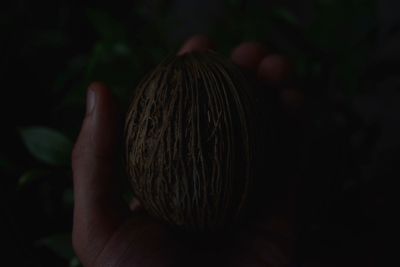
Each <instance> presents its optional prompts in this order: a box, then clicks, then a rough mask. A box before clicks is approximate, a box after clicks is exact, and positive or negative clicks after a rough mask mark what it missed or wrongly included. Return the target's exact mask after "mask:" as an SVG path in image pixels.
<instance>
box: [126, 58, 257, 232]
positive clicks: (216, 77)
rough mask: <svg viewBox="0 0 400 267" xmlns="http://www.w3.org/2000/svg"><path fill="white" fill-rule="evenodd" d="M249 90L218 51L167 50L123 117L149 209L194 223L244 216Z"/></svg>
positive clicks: (137, 186) (208, 224)
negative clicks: (171, 54) (178, 52)
mask: <svg viewBox="0 0 400 267" xmlns="http://www.w3.org/2000/svg"><path fill="white" fill-rule="evenodd" d="M248 92H249V91H248V88H247V85H246V82H245V80H244V78H243V75H242V74H241V73H240V71H239V70H238V69H237V68H236V67H235V66H234V65H233V64H232V63H230V62H229V61H227V60H225V59H223V58H222V57H220V56H219V55H217V54H216V53H214V52H193V53H188V54H184V55H181V56H174V57H170V58H168V59H166V60H165V61H164V62H163V63H161V64H160V65H159V66H158V67H157V68H156V69H155V70H154V71H153V72H152V73H151V74H150V75H148V76H147V77H146V78H145V79H144V80H143V81H142V82H141V83H140V85H139V86H138V87H137V88H136V90H135V95H134V98H133V101H132V104H131V106H130V108H129V111H128V114H127V118H126V125H125V136H126V165H127V171H128V174H129V176H130V177H131V183H132V187H133V191H134V194H135V196H136V197H137V198H138V199H139V200H140V202H141V203H142V205H143V207H144V208H145V209H146V210H147V212H148V213H149V214H151V215H152V216H154V217H156V218H158V219H161V220H163V221H165V222H168V223H169V224H172V225H175V226H179V227H183V228H186V229H191V230H208V229H216V228H221V227H224V226H227V225H229V224H232V223H233V222H235V221H236V220H237V219H238V218H240V215H241V214H242V211H243V209H244V207H245V204H246V202H247V199H248V195H249V189H250V186H251V184H252V173H251V170H252V158H253V156H254V145H253V141H254V138H253V135H252V130H251V128H252V127H251V124H250V116H251V112H250V110H251V101H250V97H249V94H248Z"/></svg>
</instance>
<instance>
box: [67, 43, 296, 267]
mask: <svg viewBox="0 0 400 267" xmlns="http://www.w3.org/2000/svg"><path fill="white" fill-rule="evenodd" d="M211 48H212V44H211V42H210V41H209V40H208V39H207V38H206V37H204V36H196V37H193V38H191V39H190V40H188V41H187V42H186V43H185V45H184V46H183V47H182V49H181V50H180V52H179V53H180V54H183V53H186V52H189V51H193V50H205V49H211ZM232 60H233V61H234V62H235V63H236V64H237V65H239V66H240V67H241V68H243V69H246V71H249V72H253V73H255V74H257V75H258V77H259V79H260V80H261V81H264V82H268V83H279V82H280V81H282V80H283V79H285V78H286V76H287V75H288V69H289V67H288V66H289V64H288V63H287V61H286V60H285V59H284V58H283V57H281V56H279V55H269V54H268V53H267V52H266V49H265V48H264V47H263V46H261V45H260V44H257V43H244V44H241V45H240V46H239V47H237V48H236V49H235V50H234V52H233V53H232ZM285 95H287V94H284V93H283V94H282V97H284V98H285V97H286V96H285ZM117 121H118V120H117V112H116V107H115V104H114V102H113V100H112V96H111V94H110V92H109V90H108V89H107V88H106V87H105V86H104V85H102V84H100V83H93V84H92V85H91V86H90V88H89V90H88V93H87V112H86V116H85V119H84V122H83V125H82V129H81V132H80V135H79V138H78V140H77V142H76V144H75V147H74V151H73V156H72V166H73V174H74V175H73V176H74V192H75V207H74V221H73V246H74V249H75V251H76V254H77V255H78V257H79V259H80V260H81V262H82V264H83V265H84V266H85V267H99V266H110V267H111V266H113V267H114V266H115V267H124V266H138V267H140V266H146V267H150V266H283V265H286V264H287V263H288V262H289V260H290V259H289V258H290V249H289V247H290V243H291V241H292V237H291V233H290V222H289V221H288V220H287V217H286V216H283V217H282V216H280V217H276V218H275V219H274V220H268V221H258V222H254V223H251V224H249V226H248V227H247V228H245V229H242V230H240V231H238V232H235V233H234V234H233V235H232V236H230V237H229V241H227V242H224V241H223V242H222V243H221V244H223V245H221V246H219V245H216V244H214V243H211V242H207V241H206V242H204V243H202V242H200V243H198V244H190V243H186V242H185V241H184V240H183V239H181V238H179V237H177V236H176V235H174V234H173V232H172V231H171V230H170V229H169V228H168V227H167V226H165V225H163V224H160V223H158V222H157V221H155V220H153V219H152V218H151V217H149V216H148V215H147V214H146V213H145V212H144V211H142V210H140V203H138V202H137V201H136V202H134V203H133V204H132V205H131V209H129V207H127V205H125V202H124V201H123V199H122V193H121V191H120V185H119V184H118V182H117V180H116V177H117V176H116V175H115V173H116V171H115V159H116V158H118V157H117V156H116V147H117V142H118V125H117V124H118V123H117ZM273 236H275V237H273ZM276 236H278V238H276Z"/></svg>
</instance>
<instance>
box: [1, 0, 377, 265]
mask: <svg viewBox="0 0 400 267" xmlns="http://www.w3.org/2000/svg"><path fill="white" fill-rule="evenodd" d="M312 2H313V14H314V16H313V17H312V20H311V22H309V23H308V24H306V25H304V24H303V25H302V24H301V23H300V20H299V19H298V18H297V17H296V16H295V15H294V13H292V12H291V11H289V10H288V9H286V8H284V7H276V8H274V9H271V10H267V11H266V10H265V9H264V8H263V6H262V5H261V4H258V3H257V2H256V1H237V0H236V1H234V0H230V1H228V0H226V1H225V7H224V10H225V11H224V12H222V13H221V17H220V18H219V19H218V21H216V22H214V23H213V24H212V26H211V27H210V29H209V31H208V34H209V35H210V36H211V37H212V38H213V39H214V40H215V41H216V43H217V44H218V47H219V48H220V51H221V53H223V54H225V55H228V54H229V52H230V51H231V50H232V48H233V47H234V46H235V45H236V44H238V43H239V42H240V41H242V40H258V41H262V42H264V43H265V44H266V45H267V46H268V47H269V48H270V49H271V50H272V51H276V52H280V53H284V54H286V55H288V56H289V57H290V58H292V59H293V61H294V62H295V63H296V66H297V68H296V70H297V76H298V77H299V79H301V80H303V81H308V82H314V83H315V81H316V82H320V81H321V80H323V81H324V84H321V86H320V87H319V88H318V89H320V90H321V88H332V87H333V88H335V90H337V91H339V92H341V93H343V94H344V95H345V96H346V97H351V96H353V95H354V94H356V93H357V92H360V91H361V90H362V88H360V77H361V76H362V75H363V73H364V71H365V67H366V65H368V63H369V60H370V59H371V55H373V53H374V45H375V38H376V31H377V22H376V15H375V9H376V7H375V5H376V1H374V0H348V1H336V0H313V1H312ZM68 3H69V2H68ZM69 5H70V4H67V3H64V4H63V5H61V7H60V8H59V10H58V13H57V12H56V14H55V15H49V16H52V17H53V16H55V17H56V18H55V19H53V21H56V22H57V23H56V24H55V25H54V27H46V26H43V23H44V22H43V21H38V22H37V25H35V29H34V30H33V31H32V32H29V33H25V34H26V36H27V37H26V40H24V41H26V42H25V43H24V44H21V43H20V44H18V45H19V46H20V50H19V51H18V53H21V57H27V58H28V59H29V60H31V59H36V60H37V62H39V63H40V56H39V57H38V55H37V53H41V51H42V53H43V51H50V52H46V53H50V54H51V55H54V56H55V57H57V56H58V55H61V54H62V55H63V56H62V57H61V58H60V60H64V61H63V63H62V64H61V66H57V67H53V66H52V65H51V64H49V65H44V64H43V66H41V67H40V73H38V74H37V75H38V76H40V77H42V78H43V73H47V74H46V76H45V77H44V78H43V80H44V81H45V82H42V83H41V84H39V86H42V87H43V88H44V89H43V90H44V91H46V93H45V95H46V98H44V99H45V100H46V101H48V102H46V103H40V105H49V108H48V109H47V110H48V111H50V112H48V113H46V114H47V116H48V119H41V120H37V119H35V118H33V119H32V120H31V121H29V120H26V121H24V123H23V124H24V125H21V126H26V125H28V126H29V127H24V128H20V130H19V134H20V137H21V138H20V142H21V144H24V145H25V147H26V150H25V151H23V152H21V153H24V154H26V153H27V152H28V153H29V154H30V155H31V158H30V159H28V160H25V161H23V162H26V163H25V164H22V165H21V164H19V163H18V164H17V163H16V162H14V161H18V159H17V160H16V159H12V158H8V156H7V155H0V167H1V169H2V170H4V171H6V172H7V173H10V172H11V173H13V174H14V175H15V176H17V177H20V178H19V181H18V182H17V183H16V185H17V186H18V187H20V188H27V187H29V186H33V187H35V188H37V187H38V184H41V183H43V184H46V180H47V179H49V178H50V177H51V179H61V178H64V179H66V180H67V179H69V177H70V176H69V175H70V154H71V149H72V141H71V140H74V139H75V138H76V136H77V133H78V131H79V126H80V125H79V124H80V122H81V119H82V114H83V110H84V106H85V94H86V88H87V86H88V84H89V83H90V82H91V81H94V80H101V81H103V82H105V83H106V84H108V85H109V86H110V88H112V90H113V93H114V95H115V96H116V98H117V100H118V102H119V104H120V106H121V109H122V110H125V109H126V107H127V105H128V104H129V100H130V97H131V95H132V89H133V88H134V87H135V85H136V84H138V82H139V80H140V79H141V78H142V77H143V76H144V75H145V74H146V72H148V71H149V70H150V69H151V68H153V67H154V66H156V65H157V64H158V63H159V62H160V61H161V60H162V59H163V58H164V57H165V56H167V55H168V54H171V53H174V51H176V49H177V47H178V46H179V44H180V43H181V42H182V41H183V39H184V38H185V37H187V36H182V38H177V39H174V40H171V39H170V38H169V37H168V33H170V32H173V30H174V28H177V27H182V23H185V22H182V21H178V20H176V19H175V18H174V16H173V12H172V11H171V10H172V5H173V1H161V0H158V1H136V3H135V4H133V5H131V6H129V8H126V9H124V10H122V9H123V8H125V7H121V8H116V7H114V8H112V9H108V8H106V7H105V6H102V5H99V6H97V7H90V6H85V7H84V8H82V10H83V11H80V12H82V13H83V14H81V13H79V14H73V13H71V12H72V8H70V7H69ZM71 5H72V4H71ZM115 6H117V5H116V4H115ZM24 12H25V11H24ZM13 14H14V13H12V12H11V13H10V15H9V16H0V19H1V23H0V25H1V29H2V31H3V30H4V31H5V32H10V31H12V30H13V29H19V26H18V25H17V23H18V21H17V20H18V19H21V18H20V17H19V16H18V14H17V15H15V14H14V15H15V16H14V17H12V15H13ZM74 15H76V16H77V18H76V21H75V18H74ZM45 25H46V24H45ZM81 28H82V31H81V32H80V29H81ZM71 29H72V30H71ZM74 31H76V32H78V33H79V34H74ZM86 33H87V34H88V36H84V35H85V34H86ZM81 38H82V46H84V47H85V49H76V47H79V45H80V41H81ZM11 41H12V39H11ZM75 50H76V51H75ZM52 51H53V52H52ZM8 56H9V55H5V61H3V62H6V63H5V64H7V62H8V61H7V60H6V59H7V57H8ZM46 62H47V61H46ZM38 122H39V123H40V122H45V123H47V122H48V125H47V124H44V125H43V126H40V127H31V125H37V124H38ZM17 126H20V125H17ZM56 129H57V130H56ZM24 157H25V156H24ZM16 165H18V167H16ZM61 184H62V191H63V193H62V194H59V195H57V197H58V198H60V199H58V200H57V201H60V202H61V203H64V205H66V207H67V208H66V209H67V210H71V209H72V203H73V193H72V189H71V184H70V182H63V183H61ZM39 187H40V186H39ZM21 190H22V189H21ZM24 190H26V189H24ZM24 190H22V193H21V194H23V192H25V191H24ZM128 198H129V197H128ZM51 201H52V200H51ZM37 208H38V209H41V208H42V209H44V207H37ZM62 223H63V224H66V222H62ZM68 223H70V222H68ZM68 227H70V226H68ZM68 227H66V228H68ZM64 228H65V227H64ZM64 228H63V229H59V231H60V232H64V230H65V229H64ZM53 231H54V229H53ZM47 234H48V235H49V236H47V237H43V238H42V239H40V240H39V241H37V242H36V245H38V246H42V247H47V248H48V249H50V250H51V251H53V252H54V253H55V254H56V255H58V256H59V257H60V258H61V259H64V260H67V261H68V264H69V265H70V266H78V265H79V262H78V260H77V259H76V257H75V256H74V253H73V251H72V248H71V240H70V233H66V234H64V233H62V234H59V233H57V232H47Z"/></svg>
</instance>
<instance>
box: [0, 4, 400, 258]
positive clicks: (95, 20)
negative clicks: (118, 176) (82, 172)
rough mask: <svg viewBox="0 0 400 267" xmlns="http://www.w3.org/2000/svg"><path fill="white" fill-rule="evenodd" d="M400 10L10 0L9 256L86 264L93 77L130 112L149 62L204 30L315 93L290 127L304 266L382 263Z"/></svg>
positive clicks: (386, 251) (396, 118) (4, 78)
mask: <svg viewBox="0 0 400 267" xmlns="http://www.w3.org/2000/svg"><path fill="white" fill-rule="evenodd" d="M399 12H400V4H399V1H396V0H391V1H389V0H385V1H382V0H379V1H378V0H376V1H375V0H348V1H344V0H343V1H339V0H307V1H289V0H286V1H278V0H271V1H268V0H265V1H234V0H231V1H211V0H210V1H185V0H176V1H172V0H171V1H167V0H164V1H162V0H149V1H132V2H130V3H128V2H127V3H122V2H121V3H119V2H118V3H117V2H114V1H103V2H102V1H79V2H78V1H76V2H74V1H52V2H49V3H46V2H43V1H22V0H21V1H12V2H11V1H3V2H2V3H1V4H0V36H1V42H0V48H1V50H0V51H1V52H2V53H1V56H0V86H1V87H0V96H1V97H0V101H1V102H0V109H1V110H0V118H1V120H0V122H1V138H0V148H1V149H0V171H1V181H2V182H1V202H0V205H1V206H0V207H1V213H0V214H1V215H0V216H1V217H0V219H1V222H2V224H1V226H2V227H3V228H2V233H3V236H5V238H4V237H3V240H4V243H3V245H4V246H5V248H6V250H5V252H6V253H5V254H6V256H5V257H4V258H2V262H3V263H6V262H9V263H8V265H9V266H79V262H78V261H77V259H76V258H75V256H74V254H73V252H72V248H71V244H70V232H71V224H72V206H73V192H72V190H71V187H72V184H71V170H70V165H69V154H70V151H71V147H72V143H73V141H74V140H75V138H76V136H77V133H78V131H79V127H80V123H81V120H82V115H83V112H84V102H85V92H86V88H87V86H88V84H89V83H90V82H91V81H93V80H101V81H104V82H106V83H107V84H108V85H110V87H111V88H112V90H113V93H114V94H115V95H116V96H117V99H118V102H119V104H120V106H121V110H122V111H124V110H125V109H126V106H127V104H128V101H129V99H130V96H131V94H132V88H134V86H135V85H136V84H137V83H138V81H139V80H140V79H141V77H143V75H144V74H145V73H146V72H147V71H149V70H150V69H151V68H152V67H154V66H155V65H156V64H157V63H159V62H160V61H161V60H162V59H163V58H164V57H165V56H166V55H168V54H170V53H173V52H174V51H176V49H177V48H178V47H179V45H180V44H181V43H182V42H183V40H185V39H186V38H187V37H189V36H191V35H192V34H197V33H206V34H209V35H210V36H211V37H212V38H213V39H214V40H215V42H216V43H217V46H218V47H219V51H220V52H221V53H222V54H224V55H226V56H228V55H229V52H230V51H231V49H232V48H233V47H234V46H235V45H236V44H238V43H239V42H240V41H247V40H257V41H260V42H263V43H264V44H265V45H266V46H267V47H268V48H269V49H270V50H271V51H275V52H280V53H283V54H285V55H287V56H288V57H289V58H291V59H292V60H293V62H294V63H295V67H296V68H295V74H296V77H297V82H298V86H299V88H301V89H302V90H303V91H304V93H305V96H306V99H308V100H307V101H306V106H305V110H306V112H305V114H306V122H307V123H306V124H305V126H304V127H302V128H301V129H298V128H296V131H298V132H296V133H291V134H292V135H291V134H288V135H287V136H286V138H288V139H290V140H291V141H293V139H291V138H292V137H293V136H297V138H296V139H295V140H297V141H298V143H299V145H298V147H297V150H296V155H297V156H296V157H290V156H289V157H288V158H290V159H291V160H288V161H287V165H288V166H287V167H288V168H295V169H297V170H299V172H300V173H301V176H302V177H303V181H302V191H301V194H300V199H299V203H300V208H299V214H300V221H299V229H298V230H299V241H298V257H297V262H298V265H299V266H362V265H363V266H383V265H384V264H385V263H386V262H385V261H389V260H388V259H389V257H388V256H390V251H391V249H390V246H389V241H390V239H391V236H392V235H393V234H392V233H393V232H394V225H393V224H394V223H393V221H392V219H391V215H393V214H394V212H395V210H390V208H389V206H390V205H389V203H394V191H395V190H394V186H393V180H395V178H398V177H400V164H399V163H400V138H398V137H399V135H400V127H399V125H400V124H399V123H400V90H399V82H400V79H399V78H400V76H399V74H400V66H399V59H400V53H399V52H400V51H399V50H400V49H399V47H400V35H399V30H400V16H399ZM285 152H287V153H291V152H290V151H289V150H287V151H286V150H285ZM282 157H284V156H282ZM3 251H4V250H3Z"/></svg>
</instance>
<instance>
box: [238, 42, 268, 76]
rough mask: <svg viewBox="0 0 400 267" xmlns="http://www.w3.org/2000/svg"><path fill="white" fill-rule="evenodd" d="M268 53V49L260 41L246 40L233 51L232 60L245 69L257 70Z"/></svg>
mask: <svg viewBox="0 0 400 267" xmlns="http://www.w3.org/2000/svg"><path fill="white" fill-rule="evenodd" d="M266 55H267V49H266V48H265V47H264V46H263V45H262V44H260V43H258V42H245V43H242V44H240V45H239V46H238V47H236V48H235V49H234V50H233V52H232V61H233V62H234V63H236V64H237V65H238V66H240V67H241V68H243V69H246V70H256V69H257V67H258V65H259V63H260V62H261V60H262V59H263V58H264V57H265V56H266Z"/></svg>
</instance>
